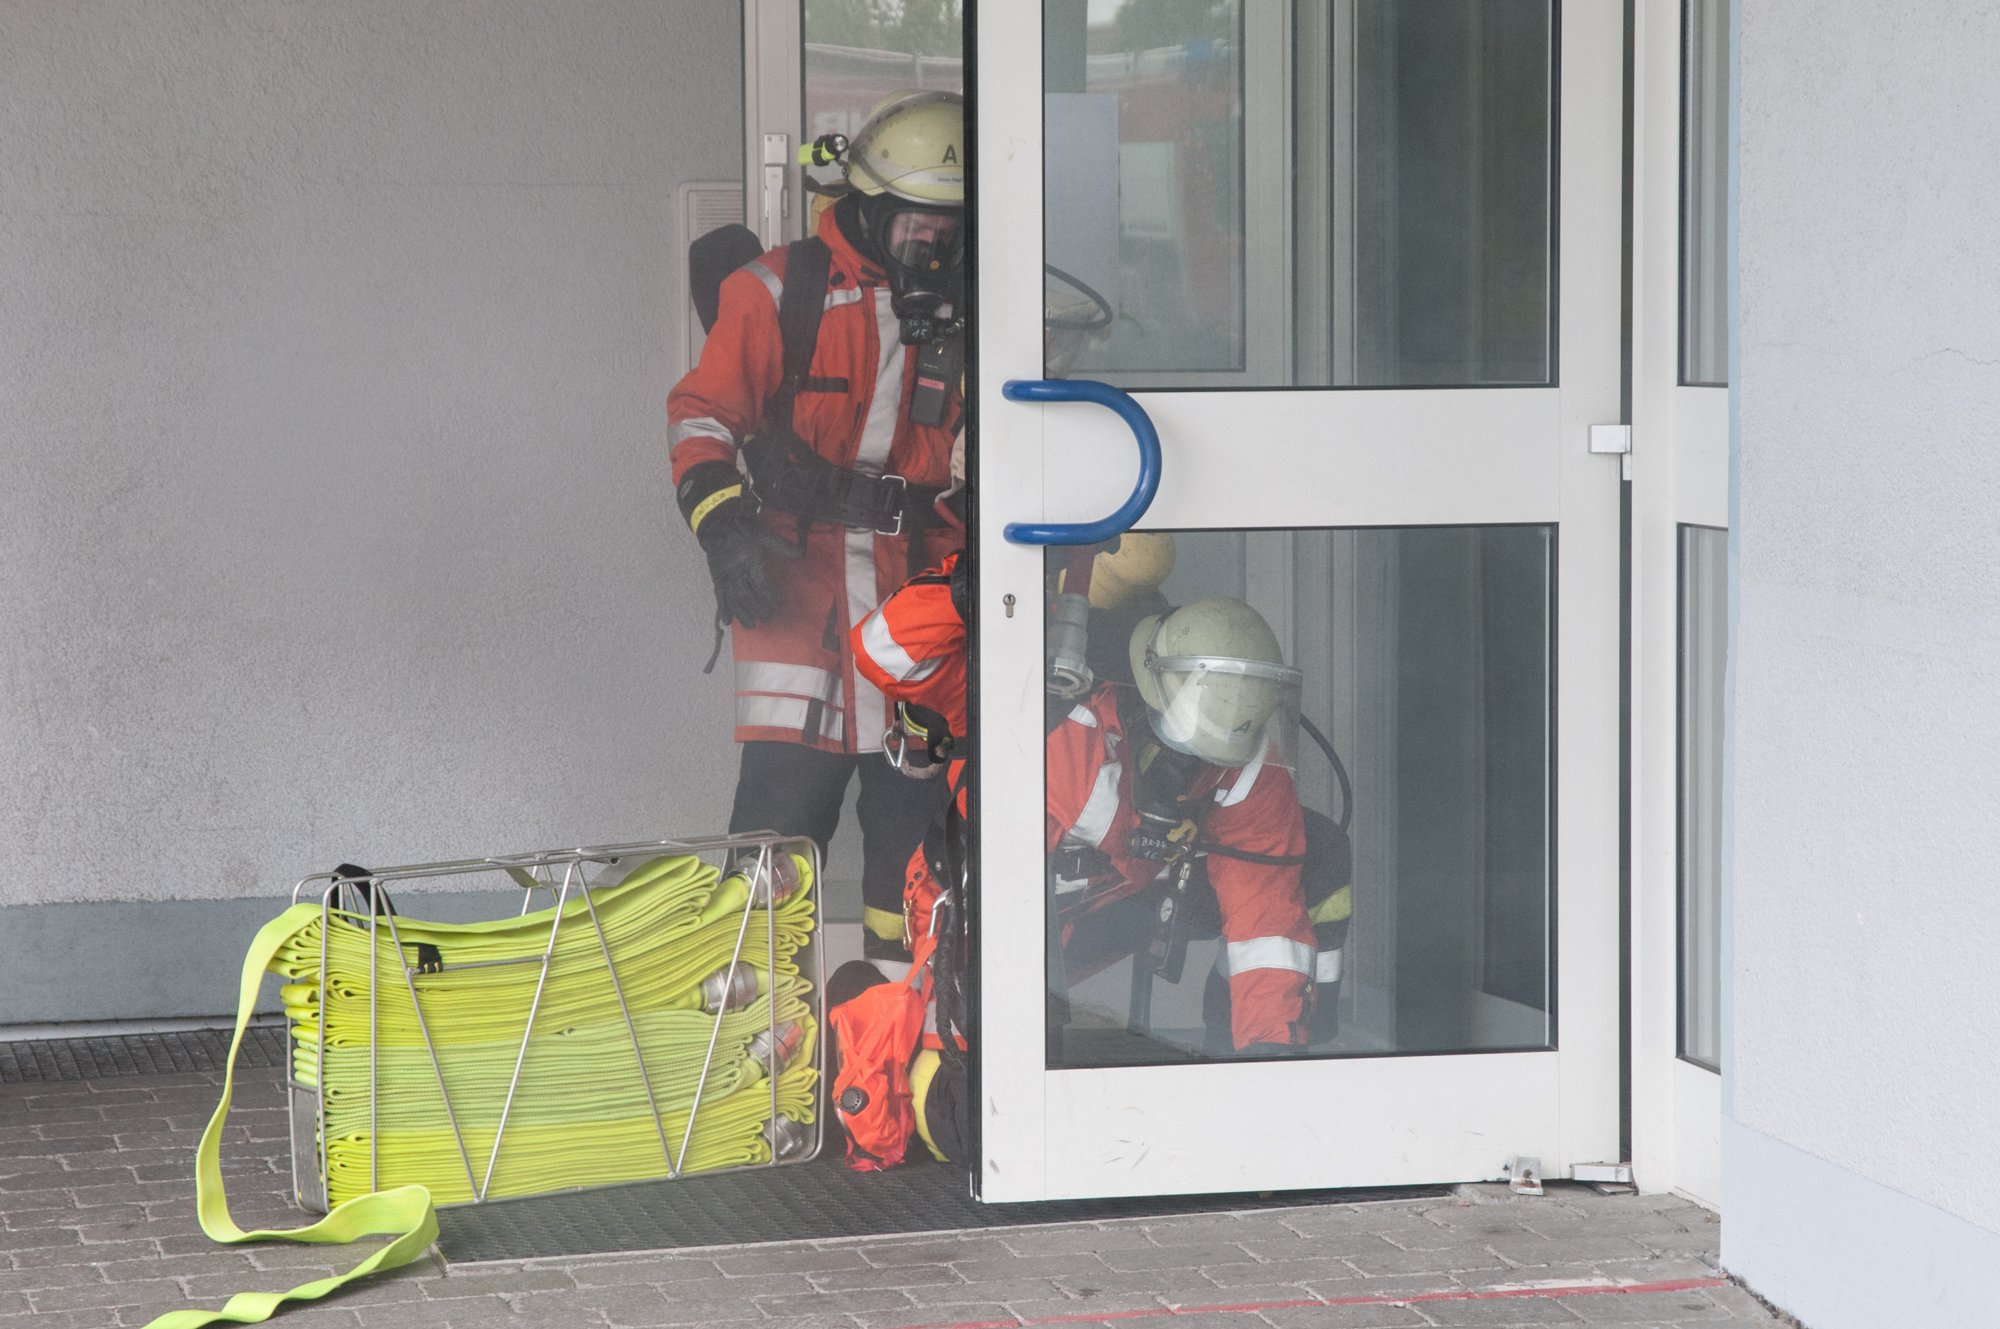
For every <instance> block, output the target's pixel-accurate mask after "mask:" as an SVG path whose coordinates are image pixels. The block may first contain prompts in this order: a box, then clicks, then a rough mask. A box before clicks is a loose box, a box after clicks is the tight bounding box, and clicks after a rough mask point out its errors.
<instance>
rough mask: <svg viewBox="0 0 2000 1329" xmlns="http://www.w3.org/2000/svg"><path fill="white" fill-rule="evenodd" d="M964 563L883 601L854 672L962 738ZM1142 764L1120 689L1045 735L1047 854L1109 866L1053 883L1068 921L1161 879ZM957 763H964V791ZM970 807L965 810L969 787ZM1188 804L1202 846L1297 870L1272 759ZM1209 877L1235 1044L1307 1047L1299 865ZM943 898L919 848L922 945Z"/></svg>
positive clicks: (913, 869) (1298, 830)
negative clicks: (958, 571) (933, 714)
mask: <svg viewBox="0 0 2000 1329" xmlns="http://www.w3.org/2000/svg"><path fill="white" fill-rule="evenodd" d="M957 557H958V556H957V555H953V556H952V557H951V558H949V559H947V560H946V561H945V564H944V565H943V566H942V567H941V568H940V569H938V570H937V571H936V572H933V573H928V574H925V575H924V576H922V577H918V578H916V579H915V580H913V581H911V582H910V583H908V584H907V585H905V586H903V587H902V588H901V589H900V590H898V591H897V592H896V593H895V594H894V595H892V596H891V597H890V598H889V599H888V600H887V601H885V602H884V603H883V605H882V606H881V608H880V609H879V610H878V611H877V612H875V613H874V614H872V615H871V616H870V617H869V618H868V619H867V620H866V621H865V622H864V623H863V624H862V625H861V627H860V628H859V629H858V630H857V631H856V632H855V634H854V658H855V665H856V668H857V669H859V670H860V671H861V672H862V673H863V674H864V675H866V676H867V677H868V678H869V679H870V680H871V681H873V682H874V683H875V685H876V686H877V687H879V688H881V689H882V690H883V691H884V692H886V693H887V694H889V695H890V696H891V697H895V698H900V699H902V700H905V701H912V702H916V703H917V704H919V705H923V706H927V707H929V708H930V709H932V710H934V711H937V712H939V713H940V714H942V715H944V716H945V718H946V720H947V721H948V722H949V723H950V725H951V727H952V732H953V733H954V734H963V733H965V731H966V723H967V716H966V694H965V677H966V675H965V670H966V661H965V624H964V622H963V621H962V620H961V619H960V617H959V613H958V610H957V608H956V607H955V606H954V605H953V604H952V602H951V594H950V574H951V571H952V568H953V567H954V566H955V564H956V562H957ZM1132 760H1133V753H1132V751H1131V748H1130V745H1129V744H1128V742H1127V740H1126V736H1125V732H1124V727H1123V724H1122V723H1121V721H1120V719H1119V716H1118V702H1117V692H1116V688H1115V685H1112V684H1105V685H1103V686H1100V687H1098V688H1097V689H1096V690H1094V691H1093V692H1091V693H1090V694H1089V695H1088V696H1086V697H1084V698H1083V699H1082V700H1080V701H1078V702H1077V703H1076V704H1075V705H1074V706H1072V707H1071V708H1070V712H1069V714H1068V715H1067V716H1066V717H1064V719H1063V721H1062V723H1060V724H1058V725H1057V726H1056V727H1055V729H1054V730H1053V731H1052V732H1050V734H1049V735H1048V739H1047V783H1048V801H1047V805H1046V815H1045V821H1044V827H1045V831H1046V837H1047V840H1046V844H1045V846H1044V847H1045V848H1046V850H1047V851H1048V852H1049V853H1050V854H1051V855H1056V854H1057V853H1058V851H1060V850H1064V849H1086V850H1095V851H1097V852H1098V853H1100V854H1102V855H1104V856H1105V858H1107V859H1108V860H1109V865H1110V866H1109V869H1108V870H1100V871H1096V872H1093V873H1092V874H1091V875H1090V876H1089V877H1088V878H1087V879H1086V878H1083V877H1078V878H1074V879H1069V880H1064V879H1061V878H1058V879H1057V880H1056V881H1055V882H1054V889H1055V891H1056V898H1055V906H1056V914H1057V918H1058V920H1065V921H1073V920H1074V919H1075V918H1076V917H1078V916H1080V915H1081V914H1082V913H1086V912H1090V911H1094V910H1097V909H1101V908H1104V907H1105V906H1106V905H1109V904H1111V903H1113V902H1115V901H1117V900H1120V899H1123V898H1125V897H1126V896H1129V895H1132V894H1135V893H1137V892H1139V891H1141V890H1144V889H1145V888H1146V887H1147V886H1149V885H1151V884H1152V883H1153V882H1154V881H1156V880H1157V879H1158V878H1159V876H1160V873H1161V870H1162V865H1161V864H1159V863H1157V862H1154V861H1151V860H1148V859H1141V858H1134V857H1132V856H1131V855H1130V854H1129V853H1128V851H1127V848H1126V846H1127V842H1128V839H1129V837H1130V835H1131V833H1132V831H1133V830H1134V829H1135V828H1136V827H1137V826H1138V824H1139V815H1138V810H1137V802H1136V799H1135V798H1134V795H1133V777H1134V772H1133V770H1132ZM959 764H960V763H956V762H955V763H953V770H952V776H951V778H952V779H953V780H954V781H956V780H958V778H959V772H958V766H959ZM959 797H960V810H961V812H962V811H963V810H964V801H963V800H964V791H963V789H961V790H960V795H959ZM1183 797H1184V799H1185V801H1186V804H1187V805H1188V811H1189V814H1190V815H1193V816H1195V817H1196V818H1197V820H1199V822H1200V825H1201V830H1200V838H1201V840H1202V841H1203V842H1205V843H1209V844H1211V845H1214V846H1217V847H1218V849H1219V850H1228V849H1235V850H1239V851H1242V852H1244V853H1249V854H1255V855H1257V856H1259V857H1262V858H1291V859H1295V860H1296V859H1299V858H1301V857H1303V855H1304V853H1305V818H1304V815H1303V814H1302V813H1301V812H1300V810H1299V798H1298V790H1297V788H1296V786H1295V785H1294V784H1293V782H1292V773H1291V771H1290V770H1288V769H1286V768H1285V767H1284V766H1282V765H1280V764H1278V763H1276V762H1268V761H1266V760H1265V759H1264V756H1263V755H1260V756H1259V757H1257V758H1256V759H1255V760H1252V761H1251V762H1249V763H1248V764H1247V765H1244V766H1213V765H1207V764H1203V765H1200V766H1197V767H1195V768H1194V772H1193V774H1192V776H1191V777H1190V780H1189V783H1188V786H1187V788H1186V790H1185V791H1184V794H1183ZM1197 809H1199V811H1197ZM1204 866H1205V867H1206V869H1207V873H1208V880H1209V884H1210V885H1211V886H1212V887H1213V888H1214V890H1215V894H1216V900H1217V903H1218V905H1219V906H1220V910H1221V915H1222V941H1223V951H1222V964H1223V968H1224V970H1225V972H1226V973H1227V975H1228V978H1229V992H1230V1013H1231V1022H1232V1026H1233V1027H1232V1030H1231V1033H1232V1035H1233V1038H1234V1042H1235V1044H1236V1046H1237V1047H1239V1048H1242V1047H1248V1046H1250V1045H1251V1044H1253V1043H1276V1044H1298V1043H1303V1042H1305V1041H1306V1034H1305V1022H1306V1017H1307V1015H1308V1014H1309V1013H1310V1011H1311V1001H1312V991H1313V973H1314V968H1315V961H1316V959H1317V956H1316V953H1315V951H1314V941H1313V928H1312V922H1311V920H1310V919H1309V918H1308V917H1307V915H1306V902H1305V893H1304V890H1303V888H1302V886H1301V883H1300V879H1299V864H1298V863H1297V862H1292V863H1258V862H1251V861H1248V860H1245V859H1242V858H1232V857H1230V856H1228V854H1227V853H1226V852H1217V851H1211V852H1209V853H1208V854H1207V856H1206V858H1205V860H1204ZM935 895H936V887H935V884H934V883H930V882H929V874H928V870H927V869H926V868H925V866H924V860H923V854H922V851H921V850H919V851H918V853H917V855H915V856H914V857H913V858H912V859H911V863H910V885H909V886H907V887H906V888H905V891H904V902H905V909H906V912H908V913H909V915H910V916H909V917H908V919H907V921H908V923H909V924H910V926H911V927H912V928H913V930H914V931H915V932H917V933H919V934H921V933H922V932H923V931H924V930H925V929H924V927H923V924H924V922H925V921H926V919H927V917H928V915H927V913H925V912H923V911H924V910H925V908H926V906H927V903H928V900H930V899H934V898H935Z"/></svg>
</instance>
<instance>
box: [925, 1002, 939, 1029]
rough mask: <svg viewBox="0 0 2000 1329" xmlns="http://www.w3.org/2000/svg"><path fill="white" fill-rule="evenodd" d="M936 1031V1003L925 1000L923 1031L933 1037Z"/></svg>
mask: <svg viewBox="0 0 2000 1329" xmlns="http://www.w3.org/2000/svg"><path fill="white" fill-rule="evenodd" d="M937 1031H938V1027H937V1003H936V1002H935V1001H927V1002H925V1003H924V1032H925V1033H927V1034H930V1035H932V1036H933V1037H935V1036H936V1035H937Z"/></svg>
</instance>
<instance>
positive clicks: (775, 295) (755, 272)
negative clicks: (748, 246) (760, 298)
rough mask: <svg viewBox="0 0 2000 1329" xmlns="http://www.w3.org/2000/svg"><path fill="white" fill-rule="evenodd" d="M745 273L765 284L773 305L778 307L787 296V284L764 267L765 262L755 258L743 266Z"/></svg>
mask: <svg viewBox="0 0 2000 1329" xmlns="http://www.w3.org/2000/svg"><path fill="white" fill-rule="evenodd" d="M743 271H745V272H747V273H749V274H750V275H751V276H753V277H755V278H756V279H757V280H758V281H760V282H763V283H764V289H765V290H767V291H769V292H770V293H771V303H772V304H773V305H776V304H777V303H778V302H779V301H780V300H782V299H783V298H784V295H785V284H784V283H783V282H781V281H779V280H778V274H777V273H775V272H773V271H771V270H770V269H769V268H767V267H765V266H764V260H763V259H761V258H753V259H751V260H750V261H749V262H748V263H745V264H744V265H743Z"/></svg>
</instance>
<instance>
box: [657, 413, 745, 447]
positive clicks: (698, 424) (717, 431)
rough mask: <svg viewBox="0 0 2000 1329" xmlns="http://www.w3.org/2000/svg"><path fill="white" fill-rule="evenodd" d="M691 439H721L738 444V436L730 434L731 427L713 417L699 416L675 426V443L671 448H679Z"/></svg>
mask: <svg viewBox="0 0 2000 1329" xmlns="http://www.w3.org/2000/svg"><path fill="white" fill-rule="evenodd" d="M691 438H719V439H721V440H722V441H723V442H724V443H731V444H733V443H735V442H736V435H734V434H732V433H730V432H729V426H728V425H726V424H724V423H722V421H720V420H718V419H716V418H715V417H714V416H712V415H697V416H694V417H692V418H691V419H687V420H683V421H681V422H680V423H679V424H677V425H675V426H674V434H673V442H672V444H670V445H669V446H672V447H676V448H677V447H679V446H680V445H681V444H683V443H685V442H687V441H688V440H689V439H691Z"/></svg>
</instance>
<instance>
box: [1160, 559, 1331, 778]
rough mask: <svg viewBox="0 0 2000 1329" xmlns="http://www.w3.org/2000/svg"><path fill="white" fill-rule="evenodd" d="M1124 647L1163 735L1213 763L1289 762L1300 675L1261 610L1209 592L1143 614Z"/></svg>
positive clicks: (1170, 743) (1175, 746)
mask: <svg viewBox="0 0 2000 1329" xmlns="http://www.w3.org/2000/svg"><path fill="white" fill-rule="evenodd" d="M1129 649H1130V653H1131V662H1132V678H1133V681H1134V682H1135V683H1136V684H1137V685H1138V689H1139V695H1140V697H1141V698H1142V699H1143V700H1144V701H1145V703H1146V713H1147V718H1148V719H1150V720H1151V722H1152V726H1153V733H1154V734H1155V735H1156V736H1157V737H1158V738H1159V740H1160V742H1161V743H1163V744H1165V745H1166V746H1167V747H1169V748H1172V749H1173V750H1174V751H1176V752H1184V753H1186V754H1188V755H1189V756H1192V757H1198V758H1200V759H1201V760H1203V761H1206V762H1212V763H1214V764H1215V765H1217V766H1242V765H1245V764H1247V763H1249V762H1251V761H1253V760H1257V759H1259V758H1261V759H1263V760H1265V761H1273V762H1277V763H1279V764H1282V765H1286V766H1289V765H1291V761H1292V758H1291V753H1292V751H1293V747H1294V743H1293V739H1294V736H1295V734H1296V732H1297V725H1298V714H1299V684H1300V679H1301V675H1300V673H1299V671H1298V670H1296V669H1293V668H1291V667H1290V666H1288V665H1287V664H1286V663H1285V657H1284V652H1283V651H1281V650H1280V649H1279V647H1278V637H1277V634H1276V633H1274V632H1273V631H1271V625H1270V624H1269V623H1267V622H1265V621H1264V616H1263V615H1262V614H1260V613H1258V612H1257V611H1256V610H1255V609H1253V608H1251V607H1250V606H1249V605H1247V604H1245V603H1244V602H1243V601H1241V600H1236V599H1232V598H1230V597H1228V596H1221V595H1216V596H1209V597H1208V598H1206V599H1201V600H1196V601H1194V602H1193V603H1192V604H1186V605H1182V606H1181V607H1180V608H1179V609H1176V610H1173V611H1172V612H1170V613H1166V614H1155V615H1153V616H1151V617H1149V618H1145V619H1142V620H1141V621H1140V622H1139V624H1138V626H1137V627H1136V628H1134V629H1133V632H1132V637H1131V642H1130V648H1129Z"/></svg>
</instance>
